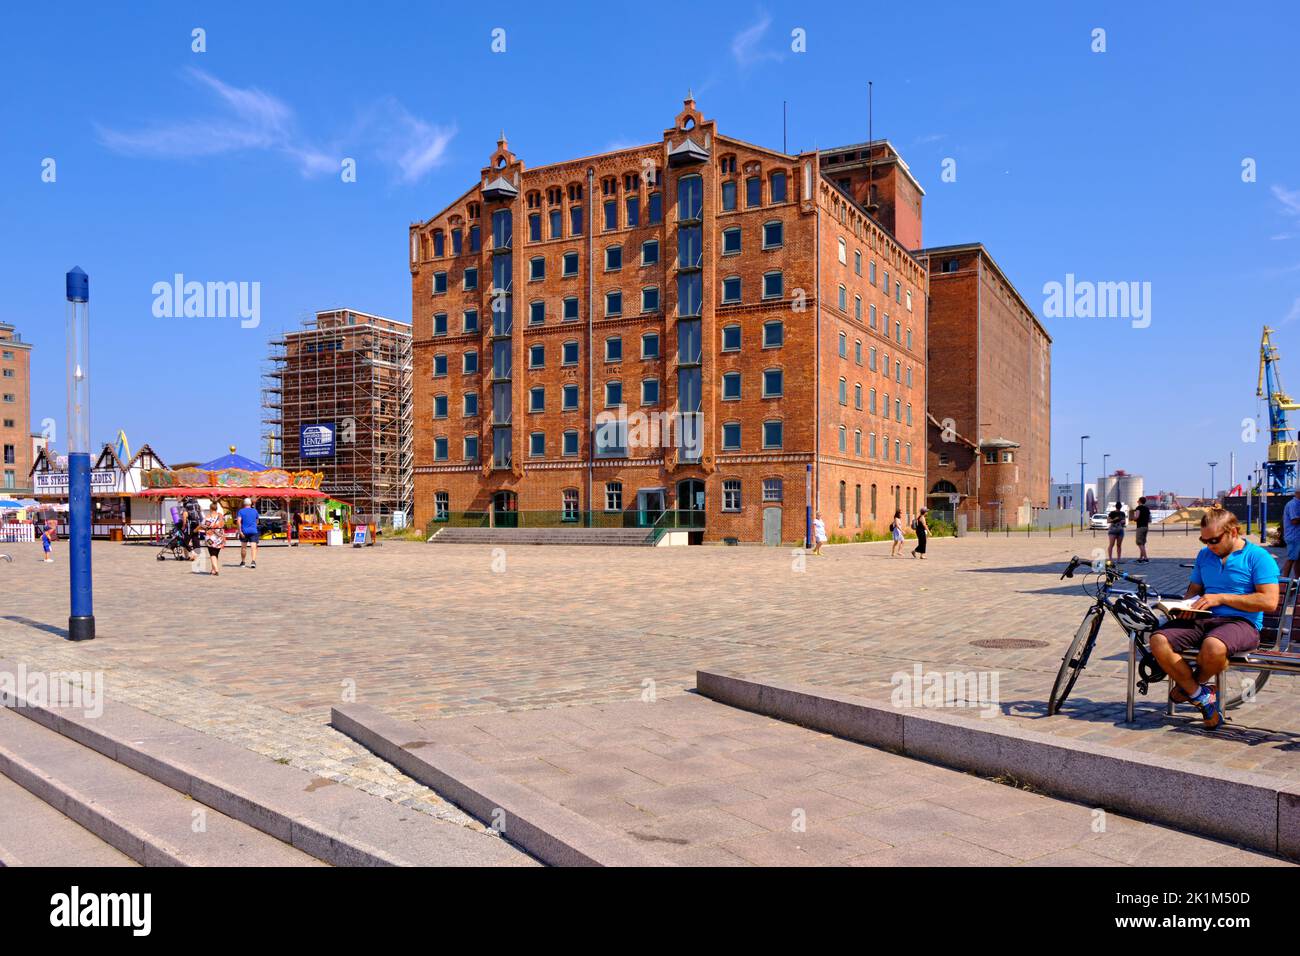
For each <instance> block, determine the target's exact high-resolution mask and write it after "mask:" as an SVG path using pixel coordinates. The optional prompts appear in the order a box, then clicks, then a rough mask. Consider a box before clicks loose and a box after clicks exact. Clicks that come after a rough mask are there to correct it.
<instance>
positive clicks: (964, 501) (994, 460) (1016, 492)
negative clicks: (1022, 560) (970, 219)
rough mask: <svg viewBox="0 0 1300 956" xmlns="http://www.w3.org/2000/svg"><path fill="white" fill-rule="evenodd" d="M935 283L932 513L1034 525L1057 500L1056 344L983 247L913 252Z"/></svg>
mask: <svg viewBox="0 0 1300 956" xmlns="http://www.w3.org/2000/svg"><path fill="white" fill-rule="evenodd" d="M917 255H918V256H919V258H920V259H921V261H922V262H923V263H926V266H927V271H928V273H929V279H930V346H929V364H930V368H931V369H933V370H934V373H935V375H934V380H933V382H932V383H931V386H930V399H929V400H930V407H929V412H930V421H929V422H928V435H927V456H928V463H927V473H928V475H929V481H930V487H929V490H928V494H929V495H930V496H932V497H931V504H932V507H935V508H936V510H949V509H950V507H951V506H950V505H948V504H947V495H949V494H958V495H960V496H961V499H960V503H959V505H958V507H957V513H958V514H963V513H964V514H965V515H966V516H967V523H968V526H969V527H971V528H979V527H991V526H996V527H1001V526H1003V525H1004V524H1010V525H1023V524H1028V523H1029V522H1030V521H1031V520H1032V517H1033V510H1034V509H1035V508H1045V507H1047V506H1048V505H1049V504H1050V503H1051V502H1050V501H1049V498H1050V483H1051V387H1052V380H1051V367H1052V363H1051V358H1052V339H1051V336H1049V335H1048V334H1047V330H1046V329H1044V328H1043V326H1042V324H1041V323H1040V322H1039V321H1038V318H1037V317H1036V316H1035V315H1034V310H1033V309H1031V308H1030V307H1029V305H1028V304H1027V303H1026V302H1025V300H1024V299H1023V298H1022V297H1021V296H1020V294H1019V293H1018V292H1017V291H1016V289H1015V286H1013V285H1012V284H1011V281H1010V280H1009V279H1008V278H1007V277H1006V274H1005V273H1003V271H1002V270H1001V268H999V267H998V264H997V263H996V262H995V261H994V260H993V257H992V256H991V255H989V252H988V250H987V249H985V248H984V246H983V245H981V244H980V243H969V244H965V245H954V246H939V247H934V248H930V249H925V250H922V251H921V252H919V253H918V254H917Z"/></svg>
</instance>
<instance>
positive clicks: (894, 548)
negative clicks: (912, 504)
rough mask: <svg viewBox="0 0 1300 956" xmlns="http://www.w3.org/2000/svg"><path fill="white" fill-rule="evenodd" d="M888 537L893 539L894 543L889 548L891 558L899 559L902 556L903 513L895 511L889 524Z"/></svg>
mask: <svg viewBox="0 0 1300 956" xmlns="http://www.w3.org/2000/svg"><path fill="white" fill-rule="evenodd" d="M889 536H890V537H891V538H893V539H894V543H893V544H892V545H891V546H890V548H889V556H890V557H891V558H901V557H902V556H903V512H902V510H901V509H900V510H896V511H895V512H894V520H893V521H891V522H889Z"/></svg>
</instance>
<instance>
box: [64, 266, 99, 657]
mask: <svg viewBox="0 0 1300 956" xmlns="http://www.w3.org/2000/svg"><path fill="white" fill-rule="evenodd" d="M66 278H67V298H68V310H67V312H68V324H67V330H68V343H67V353H68V425H67V428H68V583H69V590H70V596H71V614H70V615H69V617H68V640H70V641H89V640H93V639H94V637H95V610H94V601H93V597H92V594H91V585H90V580H91V579H90V516H91V504H90V341H89V339H90V277H89V276H87V275H86V273H84V272H83V271H82V270H81V269H80V268H77V267H75V266H74V267H73V269H72V271H71V272H69V273H68V274H67V277H66Z"/></svg>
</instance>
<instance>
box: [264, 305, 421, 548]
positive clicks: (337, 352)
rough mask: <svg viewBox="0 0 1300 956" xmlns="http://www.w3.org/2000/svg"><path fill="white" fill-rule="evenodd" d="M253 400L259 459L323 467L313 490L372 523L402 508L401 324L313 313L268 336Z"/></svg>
mask: <svg viewBox="0 0 1300 956" xmlns="http://www.w3.org/2000/svg"><path fill="white" fill-rule="evenodd" d="M262 406H263V409H264V416H265V417H264V418H263V430H262V440H263V445H264V456H265V458H266V463H267V464H268V465H272V466H278V467H281V468H285V469H287V470H290V471H296V470H299V469H310V470H312V471H319V472H323V473H324V475H325V480H324V482H323V483H322V485H321V490H322V491H324V492H326V493H327V494H329V495H331V496H333V497H335V498H338V499H340V500H342V501H347V502H350V503H351V504H352V505H353V506H354V508H355V509H356V512H357V513H358V514H362V515H365V516H367V517H369V518H370V519H371V520H373V521H383V520H386V519H388V518H390V517H391V516H392V515H393V514H395V513H397V514H400V515H401V516H402V518H408V517H409V516H410V509H411V498H412V471H411V466H412V457H411V450H412V444H411V326H410V325H409V324H407V323H406V322H397V321H395V320H393V319H386V318H383V317H381V316H377V315H369V314H367V313H365V312H357V311H356V310H354V309H334V310H330V311H327V312H317V313H316V317H315V319H312V320H308V321H307V322H306V323H305V325H304V328H302V329H301V330H299V331H296V332H288V333H286V334H285V335H284V336H283V337H281V338H278V339H274V340H273V341H272V342H271V352H270V362H269V367H268V368H267V369H266V370H265V372H264V374H263V391H262ZM401 521H402V519H401V518H399V523H400V522H401Z"/></svg>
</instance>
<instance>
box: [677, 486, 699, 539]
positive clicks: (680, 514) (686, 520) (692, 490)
mask: <svg viewBox="0 0 1300 956" xmlns="http://www.w3.org/2000/svg"><path fill="white" fill-rule="evenodd" d="M677 524H678V527H681V528H703V527H704V482H702V481H700V480H699V479H698V478H687V479H686V480H685V481H679V482H677Z"/></svg>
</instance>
